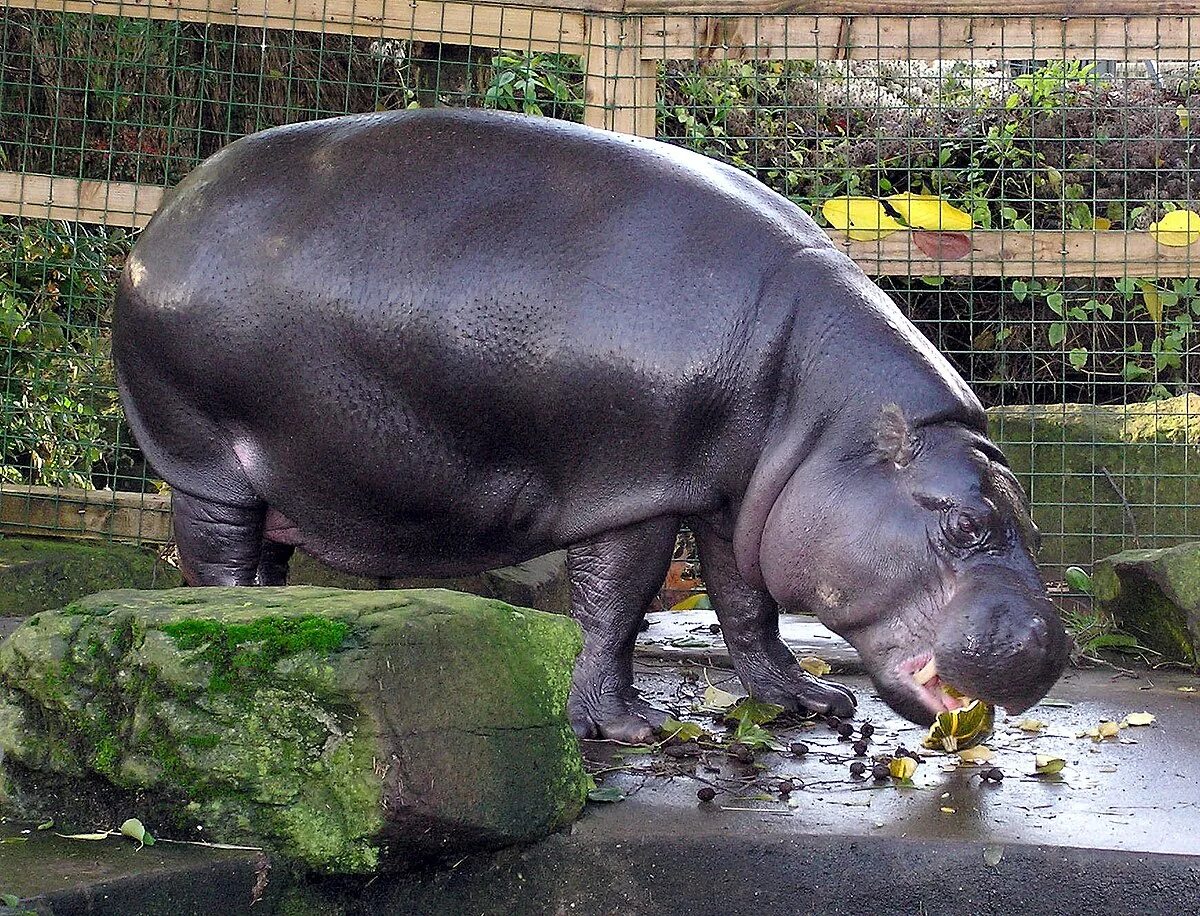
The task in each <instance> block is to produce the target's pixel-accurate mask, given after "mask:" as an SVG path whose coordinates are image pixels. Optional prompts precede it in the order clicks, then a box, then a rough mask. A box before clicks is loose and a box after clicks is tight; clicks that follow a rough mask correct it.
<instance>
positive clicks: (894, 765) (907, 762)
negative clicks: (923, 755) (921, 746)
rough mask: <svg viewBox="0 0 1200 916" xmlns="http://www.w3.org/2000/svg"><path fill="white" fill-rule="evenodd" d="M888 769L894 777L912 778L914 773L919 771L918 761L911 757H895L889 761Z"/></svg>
mask: <svg viewBox="0 0 1200 916" xmlns="http://www.w3.org/2000/svg"><path fill="white" fill-rule="evenodd" d="M888 771H889V772H890V773H891V774H892V778H893V779H912V775H913V773H915V772H917V761H915V760H913V759H912V758H911V757H893V758H892V759H891V760H890V761H889V762H888Z"/></svg>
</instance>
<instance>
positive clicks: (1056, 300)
mask: <svg viewBox="0 0 1200 916" xmlns="http://www.w3.org/2000/svg"><path fill="white" fill-rule="evenodd" d="M1046 305H1047V306H1049V308H1050V311H1052V312H1053V313H1054V314H1055V315H1061V314H1062V313H1063V294H1062V293H1051V294H1050V295H1049V296H1047V297H1046Z"/></svg>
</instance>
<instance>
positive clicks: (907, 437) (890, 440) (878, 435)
mask: <svg viewBox="0 0 1200 916" xmlns="http://www.w3.org/2000/svg"><path fill="white" fill-rule="evenodd" d="M875 447H876V448H877V449H878V450H879V454H880V455H882V456H883V457H884V458H885V459H887V460H888V461H890V462H892V464H894V465H896V467H898V468H903V467H908V465H909V464H910V463H911V462H912V460H913V455H915V454H916V451H917V440H916V438H915V437H914V436H913V433H912V427H910V426H909V425H908V420H907V419H906V418H905V416H904V411H903V410H901V409H900V405H898V404H885V405H884V407H883V410H882V411H880V413H879V422H878V424H877V425H876V427H875Z"/></svg>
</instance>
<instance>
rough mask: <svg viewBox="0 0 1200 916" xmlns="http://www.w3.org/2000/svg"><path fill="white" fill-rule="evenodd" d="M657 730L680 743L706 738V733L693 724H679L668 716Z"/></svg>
mask: <svg viewBox="0 0 1200 916" xmlns="http://www.w3.org/2000/svg"><path fill="white" fill-rule="evenodd" d="M658 730H659V732H660V733H662V734H664V735H666V736H667V737H668V738H678V739H679V740H680V741H699V740H700V739H701V738H706V737H708V733H707V732H706V731H705V730H704V729H702V728H701V727H700V726H699V725H697V724H696V723H695V722H680V721H679V720H678V719H672V718H671V717H670V716H668V717H667V719H666V720H665V721H664V722H663V724H662V725H661V726H660V727H659V729H658Z"/></svg>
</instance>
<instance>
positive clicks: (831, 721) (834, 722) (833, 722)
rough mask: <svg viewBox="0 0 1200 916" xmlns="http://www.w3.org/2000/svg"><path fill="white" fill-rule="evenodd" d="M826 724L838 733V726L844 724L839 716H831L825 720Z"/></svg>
mask: <svg viewBox="0 0 1200 916" xmlns="http://www.w3.org/2000/svg"><path fill="white" fill-rule="evenodd" d="M825 722H826V724H827V725H828V726H829V727H830V728H832V729H833V730H834V731H837V729H838V726H839V725H841V724H842V720H841V719H839V718H838V717H837V716H829V717H827V718H826V719H825Z"/></svg>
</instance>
